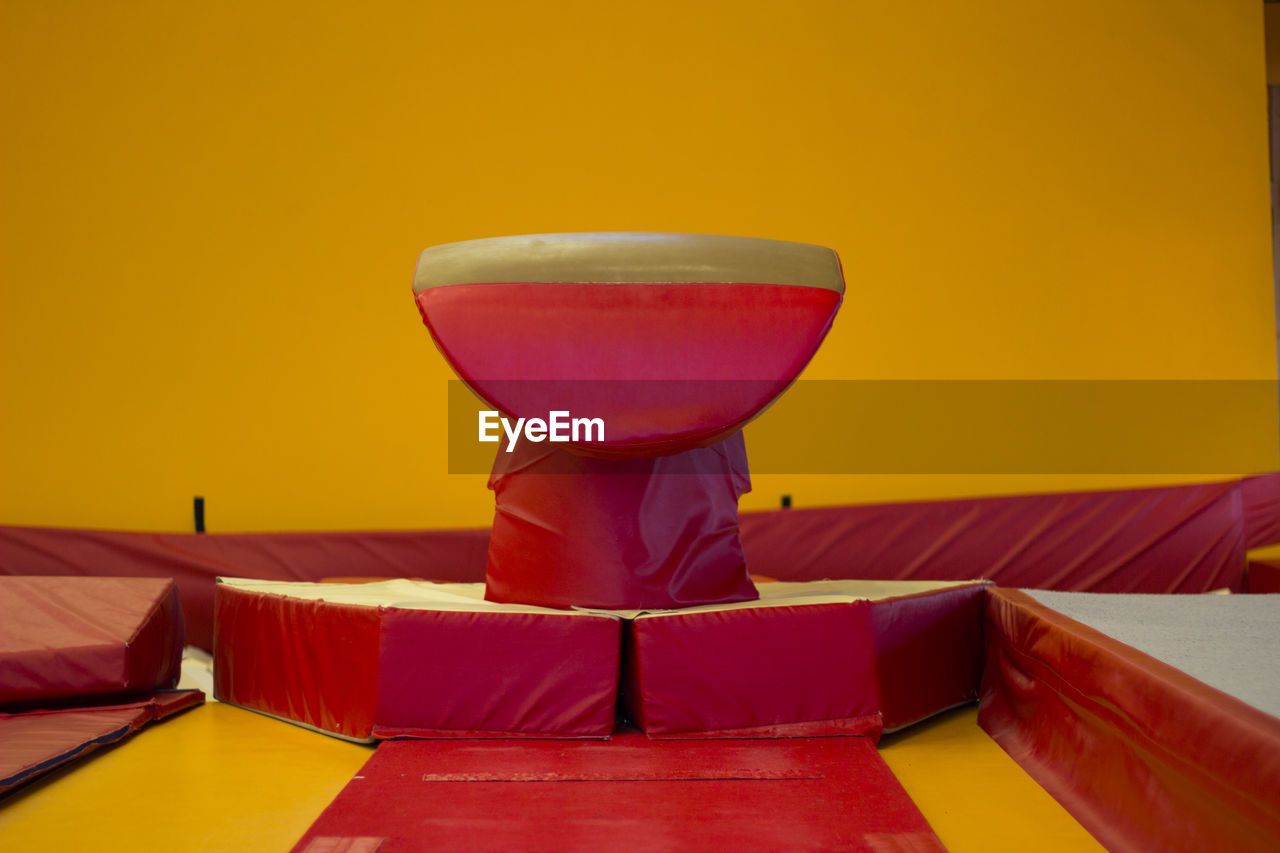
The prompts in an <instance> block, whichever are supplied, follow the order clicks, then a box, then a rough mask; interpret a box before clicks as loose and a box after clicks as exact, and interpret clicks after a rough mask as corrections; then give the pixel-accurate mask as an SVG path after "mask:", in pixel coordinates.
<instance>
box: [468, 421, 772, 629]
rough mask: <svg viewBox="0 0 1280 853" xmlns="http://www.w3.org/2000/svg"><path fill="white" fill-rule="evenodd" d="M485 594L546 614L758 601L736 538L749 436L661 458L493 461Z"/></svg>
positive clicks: (540, 452)
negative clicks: (558, 609)
mask: <svg viewBox="0 0 1280 853" xmlns="http://www.w3.org/2000/svg"><path fill="white" fill-rule="evenodd" d="M489 486H490V488H492V489H493V492H494V497H495V501H496V504H497V509H496V512H495V514H494V519H493V535H492V537H491V538H490V542H489V562H488V571H487V573H486V576H485V597H486V598H488V599H489V600H491V601H513V602H521V603H524V604H537V605H541V606H543V607H573V606H578V607H597V608H606V609H614V610H627V609H642V608H676V607H690V606H694V605H699V604H713V603H723V602H730V601H750V600H753V599H755V598H756V597H757V594H756V589H755V586H754V584H752V582H751V578H750V577H749V576H748V574H747V565H746V561H745V560H744V559H743V556H742V544H741V542H740V541H739V539H738V497H739V496H740V495H742V494H743V493H745V492H747V491H748V490H750V488H751V480H750V477H749V475H748V474H747V454H746V449H745V447H744V445H743V439H742V434H741V433H737V434H736V435H734V436H731V437H730V438H727V439H725V440H724V441H722V442H720V443H719V444H716V445H714V446H712V447H705V448H696V449H693V450H687V451H684V452H683V453H678V454H676V455H674V456H660V457H657V458H654V459H627V460H599V459H594V458H591V457H586V456H579V455H577V454H574V453H570V452H569V451H565V450H560V449H553V448H549V447H547V446H545V445H540V444H539V445H535V444H525V445H517V447H516V449H515V450H514V451H513V452H512V453H498V455H497V459H496V461H495V463H494V470H493V475H492V476H491V477H490V478H489Z"/></svg>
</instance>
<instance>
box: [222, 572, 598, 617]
mask: <svg viewBox="0 0 1280 853" xmlns="http://www.w3.org/2000/svg"><path fill="white" fill-rule="evenodd" d="M218 583H220V584H224V585H226V586H229V587H234V588H235V589H238V590H243V591H245V592H258V593H265V594H268V595H287V596H289V597H290V598H301V599H305V600H307V601H327V602H329V603H331V604H355V605H359V606H362V607H399V608H402V609H405V610H462V611H467V612H472V613H545V614H551V615H560V616H563V615H565V614H572V613H574V612H576V611H571V610H555V609H553V608H550V607H535V606H533V605H530V604H499V603H497V602H493V601H485V600H484V584H482V583H432V582H431V581H411V580H401V579H397V580H389V581H376V582H374V583H308V582H302V581H264V580H247V579H243V578H218Z"/></svg>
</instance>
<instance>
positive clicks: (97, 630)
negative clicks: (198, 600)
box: [0, 577, 183, 708]
mask: <svg viewBox="0 0 1280 853" xmlns="http://www.w3.org/2000/svg"><path fill="white" fill-rule="evenodd" d="M182 636H183V631H182V611H181V610H180V609H179V606H178V590H177V588H176V587H175V586H174V583H173V581H171V580H162V579H158V578H86V577H0V707H10V708H12V707H15V706H20V705H30V704H31V703H33V702H45V701H48V700H51V699H58V698H62V697H76V696H87V695H95V694H97V695H102V694H115V693H127V692H130V691H142V690H154V689H156V688H169V687H173V686H174V685H176V684H177V683H178V674H179V669H180V667H181V663H182Z"/></svg>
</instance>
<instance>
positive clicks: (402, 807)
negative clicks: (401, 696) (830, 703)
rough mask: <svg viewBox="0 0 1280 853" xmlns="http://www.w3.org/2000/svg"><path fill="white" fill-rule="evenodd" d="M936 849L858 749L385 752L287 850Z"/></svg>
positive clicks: (643, 742) (391, 744)
mask: <svg viewBox="0 0 1280 853" xmlns="http://www.w3.org/2000/svg"><path fill="white" fill-rule="evenodd" d="M294 849H295V851H301V853H320V851H327V850H369V851H372V850H377V851H378V853H398V852H399V851H416V850H441V849H448V850H556V851H559V850H629V851H630V850H715V849H721V850H734V851H739V850H873V851H880V850H900V851H907V850H911V851H926V850H942V849H944V848H943V847H942V844H941V843H940V842H939V841H938V838H937V836H936V835H934V834H933V831H932V830H931V829H930V828H929V824H928V823H927V822H926V821H925V819H924V816H923V815H921V814H920V812H919V810H918V809H917V808H916V807H915V804H914V803H912V802H911V799H910V798H909V797H908V796H907V794H906V792H905V791H904V790H903V789H902V786H901V785H899V783H898V781H897V779H895V778H894V776H893V774H892V773H891V772H890V771H889V768H888V767H887V766H886V765H885V763H884V762H883V761H882V760H881V759H880V756H879V755H878V754H877V753H876V750H875V746H874V744H873V743H872V742H871V741H870V740H869V739H867V738H861V737H829V738H782V739H773V740H689V741H681V740H666V741H650V740H648V739H646V738H645V737H644V736H643V735H639V734H633V733H627V734H623V735H618V736H615V737H614V739H613V740H612V741H609V742H598V741H534V740H523V741H492V740H490V741H483V742H478V741H458V740H452V741H448V740H442V741H421V740H418V741H387V742H385V743H383V744H381V745H380V746H379V747H378V750H377V752H375V753H374V755H373V757H372V758H371V759H369V761H368V763H367V764H365V766H364V767H363V768H362V769H361V770H360V773H359V774H358V775H357V776H356V777H355V778H354V779H352V780H351V782H349V783H348V784H347V786H346V788H344V789H343V790H342V793H340V794H339V795H338V797H337V799H336V800H334V801H333V803H331V804H330V805H329V807H328V808H327V809H325V811H324V813H323V814H322V815H321V816H320V818H319V820H317V821H316V823H315V824H314V825H313V826H312V827H311V829H310V830H308V831H307V833H306V835H304V836H303V838H302V840H301V841H299V842H298V844H297V846H296V847H295V848H294Z"/></svg>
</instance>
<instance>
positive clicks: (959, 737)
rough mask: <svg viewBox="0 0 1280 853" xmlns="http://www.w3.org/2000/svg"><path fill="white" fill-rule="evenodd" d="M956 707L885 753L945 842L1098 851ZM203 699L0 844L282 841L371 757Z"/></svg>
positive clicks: (48, 803)
mask: <svg viewBox="0 0 1280 853" xmlns="http://www.w3.org/2000/svg"><path fill="white" fill-rule="evenodd" d="M976 718H977V711H976V709H975V708H972V707H971V708H965V709H961V710H959V711H953V712H950V713H949V714H946V715H944V716H943V717H941V718H939V719H937V720H934V721H931V722H929V723H925V724H923V725H921V726H916V727H914V728H912V729H911V730H909V731H907V732H904V733H902V734H899V735H894V736H890V737H887V738H886V739H885V740H884V742H883V743H882V745H881V746H882V749H881V754H882V755H883V756H884V758H885V760H886V761H887V762H888V763H889V766H890V767H891V768H893V771H894V773H896V774H897V775H898V778H899V779H901V780H902V783H903V785H904V786H905V787H906V789H907V792H908V793H909V794H910V795H911V796H912V798H914V799H915V801H916V804H917V805H918V806H919V807H920V810H921V811H922V812H924V815H925V817H926V818H928V820H929V822H930V824H932V825H933V828H934V831H935V832H937V833H938V835H939V837H941V838H942V841H943V843H944V844H946V845H947V847H948V848H949V849H951V850H952V851H957V853H963V851H966V850H975V851H976V850H981V851H1000V850H1020V851H1021V850H1038V851H1058V850H1100V849H1101V848H1100V847H1099V846H1098V845H1097V843H1096V842H1094V841H1093V839H1092V838H1091V837H1090V836H1089V835H1088V834H1087V833H1085V831H1084V830H1083V829H1081V828H1080V826H1079V825H1078V824H1076V823H1075V821H1073V820H1072V819H1071V817H1070V815H1068V814H1067V813H1066V812H1065V811H1063V809H1062V808H1061V807H1060V806H1059V805H1058V804H1057V803H1056V802H1054V800H1053V799H1052V798H1050V797H1049V795H1048V794H1046V793H1045V792H1044V791H1043V790H1041V789H1040V788H1039V787H1038V786H1037V785H1036V784H1035V782H1034V781H1032V780H1031V778H1030V777H1028V776H1027V775H1026V774H1025V773H1023V772H1022V770H1021V769H1019V767H1018V766H1017V765H1016V764H1014V763H1013V761H1012V760H1011V759H1010V758H1009V757H1008V756H1006V755H1005V754H1004V752H1002V751H1001V750H1000V748H999V747H998V746H996V744H995V742H994V741H992V740H991V739H990V738H988V737H987V736H986V734H984V733H983V732H982V730H981V729H979V728H978V726H977V722H976ZM371 751H372V747H368V746H360V745H357V744H352V743H347V742H345V741H340V740H336V739H334V738H329V737H325V736H324V735H320V734H316V733H314V732H310V731H307V730H305V729H301V728H298V727H297V726H291V725H288V724H287V723H282V722H279V721H277V720H272V719H270V718H268V717H264V716H261V715H259V714H254V713H251V712H249V711H244V710H241V709H239V708H233V707H231V706H229V705H222V704H217V703H210V704H208V705H205V706H204V707H201V708H196V709H194V710H192V711H188V712H186V713H184V714H182V715H180V716H178V717H175V718H173V719H171V720H167V721H165V722H163V723H160V724H158V725H153V726H151V727H150V728H148V729H144V730H143V731H142V732H141V733H139V734H138V735H137V736H135V737H134V738H133V739H131V740H129V741H126V742H124V743H123V744H121V745H120V746H119V747H117V748H114V749H109V750H106V751H104V752H102V753H99V754H98V755H96V756H93V757H90V758H89V759H87V760H85V761H83V762H80V763H79V764H73V765H72V766H71V767H70V768H64V769H63V770H62V771H60V772H57V773H55V774H53V775H52V777H51V778H47V779H45V780H43V781H41V782H37V783H36V784H35V785H33V786H31V787H29V788H27V789H25V790H23V791H20V792H18V793H17V794H15V795H13V796H11V797H9V798H8V799H6V800H0V850H3V851H4V853H23V851H50V850H93V851H98V852H99V853H110V852H111V851H135V850H141V849H146V848H147V847H149V846H152V845H161V844H163V845H164V849H168V850H173V851H287V850H288V849H289V848H290V847H291V846H292V845H293V844H294V842H296V841H297V840H298V838H299V837H301V835H302V833H303V832H304V831H305V830H306V828H307V827H308V826H310V825H311V823H312V821H314V820H315V818H316V817H317V816H318V815H319V814H320V812H321V811H322V810H323V809H324V807H325V806H326V805H327V804H328V803H329V801H330V800H331V799H333V797H334V796H336V795H337V793H338V791H339V790H340V789H341V788H342V786H343V785H345V784H346V782H347V780H348V779H350V778H351V776H353V775H354V774H355V773H356V771H357V770H358V769H359V767H360V766H361V765H362V764H363V763H364V762H365V760H366V759H367V758H368V757H369V754H370V752H371Z"/></svg>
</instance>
